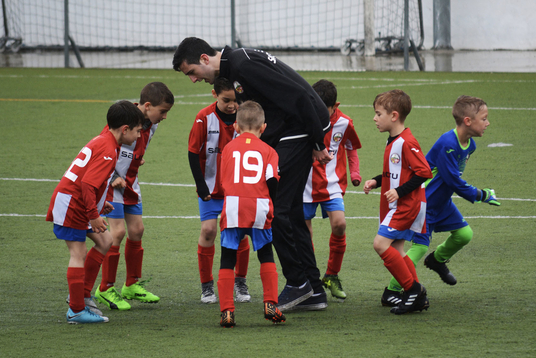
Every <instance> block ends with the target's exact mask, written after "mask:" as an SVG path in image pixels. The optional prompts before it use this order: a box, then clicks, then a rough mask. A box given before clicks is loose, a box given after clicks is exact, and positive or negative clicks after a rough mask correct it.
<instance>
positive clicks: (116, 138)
mask: <svg viewBox="0 0 536 358" xmlns="http://www.w3.org/2000/svg"><path fill="white" fill-rule="evenodd" d="M107 121H108V125H107V128H108V129H107V130H106V131H103V132H102V133H101V134H100V135H99V136H97V137H95V138H93V139H92V140H91V141H90V142H89V143H88V144H86V146H85V147H84V148H82V150H81V151H80V153H78V155H77V157H76V158H75V160H74V161H73V162H72V164H71V166H70V167H69V169H67V171H66V172H65V174H64V175H63V177H62V179H61V180H60V183H59V184H58V186H57V187H56V189H55V190H54V194H53V195H52V199H51V200H50V206H49V208H48V212H47V217H46V220H47V221H52V222H53V223H54V234H55V235H56V237H57V238H58V239H61V240H65V243H66V244H67V247H68V249H69V254H70V260H69V266H68V268H67V284H68V286H69V310H68V311H67V322H68V323H74V324H76V323H99V322H108V318H107V317H104V316H102V312H101V311H100V310H98V309H97V306H96V305H95V302H93V300H92V298H91V290H92V289H93V285H94V284H95V280H96V279H97V275H98V274H99V270H100V267H101V264H102V261H103V260H104V256H105V255H106V252H107V251H108V250H109V248H110V246H111V245H112V236H111V235H110V232H108V231H107V230H106V225H107V223H106V221H105V220H104V218H102V217H101V216H99V214H101V213H102V214H107V213H109V212H110V211H111V210H112V209H113V207H112V205H111V204H110V203H109V202H107V201H105V199H106V196H105V193H106V189H107V188H108V184H109V183H110V178H111V176H112V173H113V171H114V168H115V164H116V162H117V150H118V149H119V146H121V145H131V144H132V143H133V142H134V141H136V139H137V138H139V137H140V132H141V128H142V122H143V115H142V114H141V112H140V111H139V110H138V109H137V108H136V106H135V105H134V104H132V103H130V102H128V101H121V102H118V103H115V104H113V105H112V106H111V107H110V109H109V110H108V114H107ZM86 236H87V237H88V238H90V239H91V240H92V241H93V242H94V243H95V246H93V247H92V248H91V250H89V252H87V248H86V242H85V241H86Z"/></svg>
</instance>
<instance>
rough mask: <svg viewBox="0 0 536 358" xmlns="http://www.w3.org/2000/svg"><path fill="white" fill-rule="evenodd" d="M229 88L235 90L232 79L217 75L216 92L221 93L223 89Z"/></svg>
mask: <svg viewBox="0 0 536 358" xmlns="http://www.w3.org/2000/svg"><path fill="white" fill-rule="evenodd" d="M229 90H233V91H234V87H233V84H232V83H231V81H229V80H228V79H227V78H225V77H216V79H215V80H214V91H215V92H216V94H217V95H219V94H220V93H222V92H223V91H229Z"/></svg>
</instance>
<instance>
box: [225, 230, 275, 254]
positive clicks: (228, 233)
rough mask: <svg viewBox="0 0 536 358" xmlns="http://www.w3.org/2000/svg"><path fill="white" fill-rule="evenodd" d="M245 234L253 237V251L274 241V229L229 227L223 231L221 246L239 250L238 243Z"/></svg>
mask: <svg viewBox="0 0 536 358" xmlns="http://www.w3.org/2000/svg"><path fill="white" fill-rule="evenodd" d="M245 235H249V237H251V243H252V244H253V251H257V250H258V249H261V248H262V247H263V246H264V245H266V244H269V243H270V242H272V229H253V228H248V229H243V228H238V227H235V228H227V229H223V231H222V232H221V239H220V240H221V246H223V247H226V248H228V249H231V250H238V245H240V241H242V239H243V238H244V236H245Z"/></svg>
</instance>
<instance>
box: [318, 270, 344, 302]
mask: <svg viewBox="0 0 536 358" xmlns="http://www.w3.org/2000/svg"><path fill="white" fill-rule="evenodd" d="M322 284H323V285H324V287H325V288H328V289H329V290H330V291H331V295H332V296H333V297H335V298H337V299H338V300H340V301H344V300H345V299H346V293H345V292H344V290H343V289H342V284H341V279H340V278H339V276H338V275H324V278H323V279H322Z"/></svg>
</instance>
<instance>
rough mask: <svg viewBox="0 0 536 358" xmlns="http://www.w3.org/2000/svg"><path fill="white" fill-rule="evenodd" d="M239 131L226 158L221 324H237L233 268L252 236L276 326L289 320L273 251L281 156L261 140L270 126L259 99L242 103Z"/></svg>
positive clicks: (223, 163)
mask: <svg viewBox="0 0 536 358" xmlns="http://www.w3.org/2000/svg"><path fill="white" fill-rule="evenodd" d="M234 128H235V129H236V131H237V133H239V134H240V136H238V137H237V138H235V139H234V140H233V141H231V142H230V143H229V144H227V146H226V147H225V148H224V149H223V153H222V158H221V174H222V176H221V181H222V187H223V190H224V194H225V198H224V203H223V210H222V214H221V220H220V229H221V263H220V271H219V274H218V294H219V297H220V311H221V320H220V325H221V326H223V327H232V326H234V325H235V319H234V310H235V307H234V302H233V284H234V272H233V268H234V267H235V264H236V260H237V252H238V248H239V245H240V242H241V241H243V238H244V236H245V235H249V236H250V237H251V242H252V244H253V250H254V251H257V256H258V258H259V261H260V263H261V267H260V271H261V272H260V275H261V280H262V286H263V290H264V296H263V302H264V318H266V319H267V320H271V321H272V322H274V323H279V322H284V321H285V316H284V315H283V313H281V311H280V310H279V309H278V308H277V307H276V305H277V301H278V297H277V295H278V289H277V271H276V267H275V262H274V254H273V250H272V220H273V217H274V206H273V201H272V200H273V198H275V193H276V190H277V183H278V180H279V173H278V162H279V156H278V155H277V152H276V151H275V150H274V149H273V148H272V147H270V146H269V145H268V144H266V143H264V142H263V141H261V140H260V139H259V137H260V136H261V134H262V133H263V132H264V129H265V128H266V123H264V111H263V109H262V107H261V106H260V104H258V103H256V102H253V101H246V102H244V103H243V104H241V105H240V107H239V108H238V112H237V119H236V123H235V124H234Z"/></svg>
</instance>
